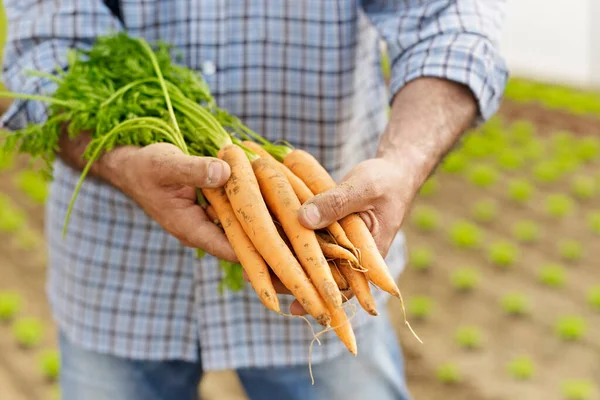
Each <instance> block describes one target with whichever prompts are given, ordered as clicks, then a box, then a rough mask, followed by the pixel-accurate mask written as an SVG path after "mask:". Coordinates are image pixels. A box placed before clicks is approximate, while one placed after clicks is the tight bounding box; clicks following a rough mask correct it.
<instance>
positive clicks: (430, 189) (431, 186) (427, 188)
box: [419, 176, 440, 197]
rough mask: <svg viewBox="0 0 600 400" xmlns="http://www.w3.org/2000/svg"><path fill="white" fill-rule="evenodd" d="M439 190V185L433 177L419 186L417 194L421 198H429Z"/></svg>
mask: <svg viewBox="0 0 600 400" xmlns="http://www.w3.org/2000/svg"><path fill="white" fill-rule="evenodd" d="M439 189H440V184H439V182H438V180H437V179H436V178H435V177H434V176H431V177H429V179H427V180H426V181H425V183H423V185H421V189H420V190H419V194H420V195H421V196H423V197H430V196H433V195H434V194H436V193H437V192H438V190H439Z"/></svg>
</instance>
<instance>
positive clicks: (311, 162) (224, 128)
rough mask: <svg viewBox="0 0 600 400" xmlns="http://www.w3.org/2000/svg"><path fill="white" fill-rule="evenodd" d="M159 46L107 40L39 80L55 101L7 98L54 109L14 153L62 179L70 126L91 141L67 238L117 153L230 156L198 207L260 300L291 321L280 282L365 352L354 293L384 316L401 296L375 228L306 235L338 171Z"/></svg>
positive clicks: (346, 221)
mask: <svg viewBox="0 0 600 400" xmlns="http://www.w3.org/2000/svg"><path fill="white" fill-rule="evenodd" d="M157 46H158V47H157V49H156V50H153V49H152V48H151V47H150V45H149V44H148V43H146V42H145V41H144V40H143V39H138V38H131V37H129V36H127V35H126V34H124V33H120V34H116V35H111V36H105V37H101V38H99V39H98V41H97V43H96V44H95V45H94V46H93V47H92V48H91V49H89V50H85V51H84V50H79V51H73V52H72V53H71V54H70V55H69V60H68V64H69V65H68V66H67V68H66V72H65V71H57V72H56V73H55V74H47V73H43V72H39V71H33V72H32V73H33V74H36V75H40V76H43V77H45V78H47V79H49V80H52V81H53V82H55V83H56V85H57V89H56V91H55V92H53V94H52V96H50V97H45V96H38V95H28V94H18V93H7V92H4V93H2V94H1V95H2V96H5V97H16V98H23V99H28V100H37V101H42V102H46V103H48V104H50V108H49V112H48V119H47V120H46V121H45V122H44V123H41V124H31V125H29V126H27V127H25V128H24V129H21V130H19V131H15V132H11V133H10V134H9V135H7V136H6V138H5V140H4V142H3V144H2V148H3V150H4V151H6V152H21V153H28V154H29V155H31V156H32V157H33V158H41V159H43V160H44V161H45V162H46V168H47V171H48V172H49V173H50V174H51V172H52V162H53V161H54V157H55V153H56V150H57V145H58V140H59V138H60V136H61V135H62V134H63V132H64V126H65V125H66V124H68V134H69V136H70V137H72V138H73V137H76V136H77V135H78V134H80V132H82V131H87V132H91V134H92V141H91V143H90V144H89V146H88V148H87V149H86V153H85V155H84V157H85V158H86V160H87V166H86V168H85V169H84V171H83V172H82V174H81V178H80V181H79V184H78V185H77V188H76V190H75V193H73V197H72V200H71V205H70V207H69V210H68V212H67V217H66V220H65V232H66V228H67V224H68V220H69V216H70V213H71V210H72V207H73V204H74V202H75V200H76V197H77V193H78V191H79V188H80V187H81V184H82V182H83V180H84V178H85V176H86V175H87V173H88V171H89V168H90V166H91V165H92V163H93V162H94V161H96V160H97V159H98V157H100V155H101V154H102V153H103V152H105V151H109V150H110V149H111V148H114V147H115V146H119V145H132V144H133V145H139V146H145V145H149V144H152V143H157V142H169V143H172V144H174V145H176V146H177V147H179V148H180V149H181V150H182V151H183V152H184V153H185V154H189V155H199V156H212V157H218V158H220V159H222V160H223V161H225V162H227V163H228V164H229V166H230V167H231V177H230V179H229V180H228V181H227V183H226V184H225V186H224V187H223V188H219V189H202V190H198V191H197V193H198V204H199V205H200V206H202V207H204V208H205V209H206V210H207V213H208V214H209V215H211V216H212V218H213V219H214V220H215V223H217V224H219V225H220V226H221V227H222V229H223V230H224V232H225V234H226V236H227V238H228V240H229V242H230V243H231V245H232V247H233V249H234V251H235V254H236V255H237V257H238V259H239V261H240V264H241V267H242V268H243V270H244V271H245V272H246V275H247V277H248V279H249V281H250V283H251V285H252V287H253V289H254V290H255V291H256V294H257V296H258V298H259V299H260V301H261V302H262V303H263V304H264V305H265V307H267V308H268V309H270V310H273V311H274V312H277V313H280V314H281V310H280V306H279V301H278V298H277V295H276V292H275V288H274V287H273V283H272V281H271V273H273V274H275V275H276V276H277V277H278V278H279V279H280V280H281V282H282V283H283V284H284V285H285V287H286V288H287V289H289V291H290V292H291V293H292V294H293V295H294V296H295V297H296V299H298V301H299V302H300V304H301V305H302V306H303V307H304V309H305V310H306V311H307V313H308V314H310V315H311V316H312V317H313V318H314V319H315V320H316V321H317V322H318V323H319V324H321V325H323V326H325V327H327V329H333V330H334V331H335V332H336V334H337V335H338V337H339V338H340V340H341V341H342V342H343V343H344V344H345V345H346V347H347V348H348V350H349V351H350V352H351V353H352V354H357V345H356V339H355V335H354V332H353V330H352V326H351V324H350V323H349V318H348V316H347V314H346V312H345V306H344V305H343V303H344V302H345V301H346V300H347V299H348V297H350V293H353V294H354V296H355V297H356V299H357V300H358V303H359V304H360V306H361V307H362V308H363V309H364V310H365V311H367V312H368V313H369V314H371V315H373V316H376V315H378V312H377V309H376V304H375V301H374V298H373V294H372V292H371V285H370V284H371V283H372V284H373V285H375V286H377V287H379V288H380V289H382V290H384V291H386V292H388V293H390V294H391V295H393V296H396V297H399V298H401V297H400V290H399V289H398V286H397V285H396V282H395V281H394V279H393V277H392V276H391V274H390V272H389V270H388V267H387V265H386V263H385V261H384V259H383V257H382V256H381V254H380V252H379V251H378V249H377V246H376V244H375V241H374V240H373V237H372V235H371V233H370V231H369V229H368V228H367V226H366V224H365V223H364V221H363V220H362V218H361V217H360V216H359V215H357V214H352V215H349V216H347V217H345V218H343V219H342V220H340V221H337V222H334V223H333V224H331V225H330V226H328V227H327V228H326V229H323V230H317V231H313V230H310V229H307V228H305V227H304V226H302V225H301V224H300V222H299V220H298V211H299V209H300V207H301V205H302V204H303V203H305V202H306V201H308V200H310V199H311V198H312V197H314V196H315V195H318V194H320V193H323V192H325V191H327V190H330V189H332V188H334V187H335V185H336V184H335V181H334V180H333V179H332V177H331V176H330V175H329V173H328V172H327V171H326V170H325V169H324V168H323V167H322V166H321V165H320V163H319V162H318V161H317V160H316V159H315V158H314V157H313V156H312V155H310V154H309V153H307V152H306V151H303V150H299V149H293V148H292V147H291V146H287V145H280V144H273V143H270V142H268V141H267V140H265V139H264V138H262V137H261V136H260V135H258V134H257V133H255V132H253V131H252V130H250V129H249V128H248V127H246V126H245V125H244V124H243V123H242V122H241V121H240V120H239V119H238V118H237V117H235V116H233V115H231V114H229V113H228V112H227V111H226V110H223V109H220V108H219V107H218V105H217V104H216V103H215V101H214V99H213V97H212V95H211V94H210V91H209V90H208V87H207V85H206V84H205V82H204V80H203V79H202V77H201V75H199V74H197V73H195V72H193V71H191V70H189V69H187V68H185V67H181V66H178V65H176V64H174V63H173V62H172V60H171V56H170V52H169V51H170V47H169V46H167V45H165V44H163V43H158V44H157ZM115 65H119V66H122V68H121V67H120V68H117V69H115V68H114V66H115ZM405 320H406V319H405ZM409 327H410V325H409Z"/></svg>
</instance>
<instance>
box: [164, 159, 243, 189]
mask: <svg viewBox="0 0 600 400" xmlns="http://www.w3.org/2000/svg"><path fill="white" fill-rule="evenodd" d="M154 166H155V168H156V171H157V173H158V174H159V178H160V180H161V181H162V182H164V183H168V184H181V185H186V186H192V187H196V188H201V189H202V188H215V187H220V186H223V185H224V184H225V183H226V182H227V180H228V179H229V175H230V174H231V168H229V164H227V163H226V162H225V161H223V160H219V159H218V158H214V157H196V156H188V155H185V154H179V153H168V154H162V155H161V156H157V160H155V162H154Z"/></svg>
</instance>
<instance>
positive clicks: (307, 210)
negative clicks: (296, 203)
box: [304, 204, 321, 226]
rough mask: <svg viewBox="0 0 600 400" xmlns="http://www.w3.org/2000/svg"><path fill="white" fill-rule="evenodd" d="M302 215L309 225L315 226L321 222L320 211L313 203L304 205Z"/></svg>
mask: <svg viewBox="0 0 600 400" xmlns="http://www.w3.org/2000/svg"><path fill="white" fill-rule="evenodd" d="M304 216H305V217H306V219H307V220H308V222H309V223H310V224H311V225H314V226H317V225H319V223H320V222H321V213H320V212H319V209H318V208H317V206H315V205H314V204H307V205H306V206H304Z"/></svg>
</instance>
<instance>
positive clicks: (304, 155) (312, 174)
mask: <svg viewBox="0 0 600 400" xmlns="http://www.w3.org/2000/svg"><path fill="white" fill-rule="evenodd" d="M283 163H284V164H285V165H286V166H287V167H288V168H289V169H290V170H291V171H292V172H293V173H294V174H295V175H296V176H298V177H299V178H300V179H302V180H303V181H304V183H306V185H307V186H308V187H309V189H310V190H311V191H312V192H313V193H315V194H321V193H323V192H325V191H327V190H330V189H333V188H334V187H335V186H336V184H335V181H334V180H333V178H332V177H331V176H330V175H329V173H328V172H327V170H326V169H325V168H323V166H322V165H321V164H320V163H319V162H318V161H317V159H316V158H314V157H313V156H312V155H311V154H310V153H308V152H306V151H304V150H292V151H291V152H289V153H288V154H287V155H286V156H285V158H284V159H283ZM339 222H340V225H341V226H342V228H343V229H344V232H346V235H347V236H348V239H350V242H352V244H353V245H354V247H356V249H357V250H358V251H359V253H360V257H359V261H360V263H361V265H362V266H363V267H364V268H365V269H367V270H368V271H367V272H366V274H367V278H368V279H369V280H370V281H371V282H373V283H374V284H375V285H377V286H379V287H380V288H381V289H383V290H385V291H386V292H388V293H390V294H392V295H393V296H396V297H400V289H398V285H397V284H396V282H395V281H394V278H393V277H392V275H391V274H390V272H389V269H388V267H387V265H386V263H385V260H384V259H383V257H382V256H381V253H380V252H379V250H378V249H377V245H376V244H375V240H374V239H373V235H371V232H370V231H369V228H367V225H365V222H364V221H363V220H362V218H360V216H358V214H351V215H348V216H347V217H345V218H343V219H342V220H341V221H339Z"/></svg>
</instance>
